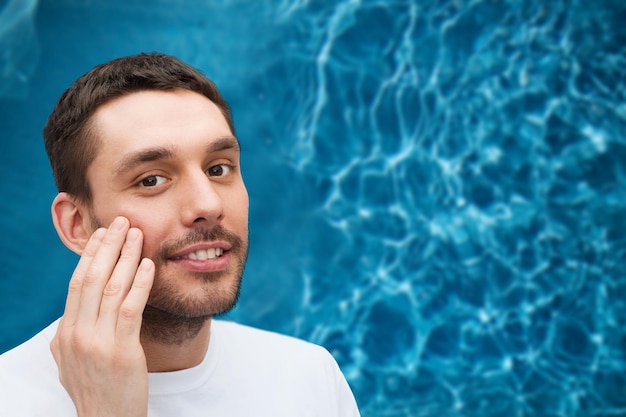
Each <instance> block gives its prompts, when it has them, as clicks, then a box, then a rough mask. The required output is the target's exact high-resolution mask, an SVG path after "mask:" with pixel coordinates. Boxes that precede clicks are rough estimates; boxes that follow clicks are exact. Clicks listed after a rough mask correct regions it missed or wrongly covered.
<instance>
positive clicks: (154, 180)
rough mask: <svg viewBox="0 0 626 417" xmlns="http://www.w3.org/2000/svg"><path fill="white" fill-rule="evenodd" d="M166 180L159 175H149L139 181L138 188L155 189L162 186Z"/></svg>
mask: <svg viewBox="0 0 626 417" xmlns="http://www.w3.org/2000/svg"><path fill="white" fill-rule="evenodd" d="M165 181H167V179H166V178H165V177H163V176H161V175H149V176H147V177H146V178H144V179H142V180H141V181H139V184H138V185H139V186H140V187H155V186H157V185H161V184H163V183H164V182H165Z"/></svg>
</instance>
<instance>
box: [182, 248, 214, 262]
mask: <svg viewBox="0 0 626 417" xmlns="http://www.w3.org/2000/svg"><path fill="white" fill-rule="evenodd" d="M223 253H224V249H222V248H209V249H198V250H195V251H192V252H189V253H185V254H183V255H179V256H173V257H172V258H171V259H173V260H176V261H177V260H181V259H192V260H194V261H196V260H199V261H204V260H207V259H215V258H219V257H220V256H222V254H223Z"/></svg>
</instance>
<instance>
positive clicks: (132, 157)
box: [115, 136, 241, 176]
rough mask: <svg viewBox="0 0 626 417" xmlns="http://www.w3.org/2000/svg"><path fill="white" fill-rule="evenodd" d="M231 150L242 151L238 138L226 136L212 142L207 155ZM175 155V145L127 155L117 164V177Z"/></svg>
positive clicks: (207, 149)
mask: <svg viewBox="0 0 626 417" xmlns="http://www.w3.org/2000/svg"><path fill="white" fill-rule="evenodd" d="M229 149H233V150H236V151H240V150H241V149H240V146H239V141H237V138H235V137H234V136H224V137H220V138H217V139H216V140H213V141H211V143H210V144H209V145H208V146H207V147H206V150H205V153H206V154H210V153H214V152H221V151H226V150H229ZM175 155H176V146H175V145H172V146H171V147H162V146H158V147H154V148H148V149H143V150H141V151H137V152H133V153H130V154H128V155H126V156H125V157H124V158H122V160H121V161H120V162H119V163H118V164H117V167H116V168H115V175H116V176H120V175H123V174H124V173H126V172H128V171H130V170H132V169H133V168H136V167H138V166H140V165H142V164H145V163H147V162H154V161H162V160H167V159H174V157H175Z"/></svg>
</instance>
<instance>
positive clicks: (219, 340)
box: [210, 320, 339, 377]
mask: <svg viewBox="0 0 626 417" xmlns="http://www.w3.org/2000/svg"><path fill="white" fill-rule="evenodd" d="M211 333H212V335H211V337H212V338H213V337H215V340H212V341H211V342H210V343H213V342H215V343H216V344H217V345H218V346H219V349H220V351H221V352H222V355H223V356H222V357H229V358H230V359H231V360H233V361H237V363H239V364H247V366H250V367H254V368H256V369H259V368H263V367H267V368H268V369H272V372H276V371H277V370H279V369H285V370H288V371H289V372H296V371H297V372H299V373H301V374H303V375H304V374H306V375H311V374H317V375H318V377H322V376H325V377H330V376H331V374H334V373H336V372H338V371H339V368H338V366H337V363H336V361H335V359H334V358H333V356H332V355H331V354H330V353H329V352H328V350H326V349H325V348H324V347H322V346H320V345H317V344H314V343H311V342H308V341H306V340H302V339H298V338H296V337H293V336H287V335H283V334H280V333H276V332H272V331H268V330H262V329H258V328H254V327H250V326H245V325H241V324H237V323H233V322H229V321H222V320H215V321H214V323H213V324H212V328H211ZM322 374H324V375H322Z"/></svg>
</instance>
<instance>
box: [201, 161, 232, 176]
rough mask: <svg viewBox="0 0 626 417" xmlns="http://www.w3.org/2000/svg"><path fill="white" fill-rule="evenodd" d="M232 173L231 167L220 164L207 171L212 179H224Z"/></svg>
mask: <svg viewBox="0 0 626 417" xmlns="http://www.w3.org/2000/svg"><path fill="white" fill-rule="evenodd" d="M230 171H231V167H230V166H229V165H225V164H219V165H215V166H212V167H211V168H209V169H207V171H206V172H207V174H208V175H209V176H210V177H223V176H225V175H228V174H230Z"/></svg>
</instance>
